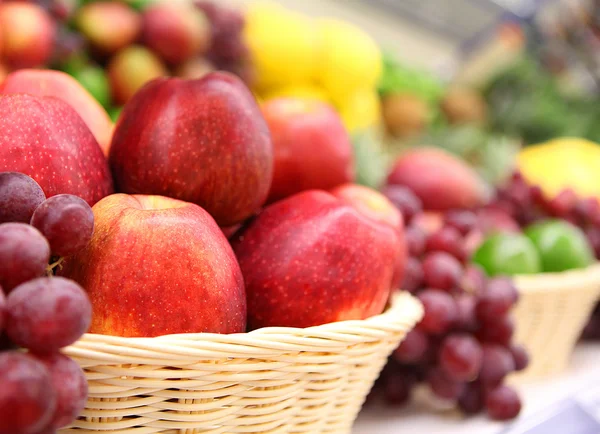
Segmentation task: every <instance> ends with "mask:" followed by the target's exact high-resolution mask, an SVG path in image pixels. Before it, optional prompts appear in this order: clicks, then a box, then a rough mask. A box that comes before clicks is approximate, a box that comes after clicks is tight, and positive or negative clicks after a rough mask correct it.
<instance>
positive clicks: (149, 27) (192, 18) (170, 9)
mask: <svg viewBox="0 0 600 434" xmlns="http://www.w3.org/2000/svg"><path fill="white" fill-rule="evenodd" d="M142 40H143V41H144V43H145V44H146V45H147V46H148V47H149V48H150V49H152V50H153V51H154V52H155V53H157V54H158V55H159V56H160V57H162V58H163V59H164V60H165V61H167V62H169V63H181V62H184V61H186V60H188V59H191V58H193V57H195V56H199V55H201V54H203V53H205V52H206V51H207V50H208V48H209V46H210V40H211V28H210V22H209V21H208V19H207V18H206V15H205V14H204V13H203V12H202V11H201V10H200V9H198V8H196V7H195V6H194V5H192V4H191V3H176V2H166V1H164V2H162V3H157V4H153V5H151V6H149V7H147V8H146V9H145V10H144V13H143V15H142Z"/></svg>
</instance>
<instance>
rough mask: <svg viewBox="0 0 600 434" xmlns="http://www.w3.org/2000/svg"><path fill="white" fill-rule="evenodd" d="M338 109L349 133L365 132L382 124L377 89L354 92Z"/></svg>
mask: <svg viewBox="0 0 600 434" xmlns="http://www.w3.org/2000/svg"><path fill="white" fill-rule="evenodd" d="M338 107H339V111H340V115H341V117H342V121H343V122H344V125H345V126H346V129H347V130H348V131H349V132H356V131H360V130H365V129H368V128H371V127H374V126H376V125H379V124H380V123H381V104H380V102H379V95H378V94H377V92H376V91H375V89H359V90H357V91H354V92H353V93H351V94H350V95H348V97H347V98H346V99H345V100H344V101H343V103H342V104H340V105H338Z"/></svg>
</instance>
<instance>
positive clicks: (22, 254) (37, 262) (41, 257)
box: [0, 223, 50, 293]
mask: <svg viewBox="0 0 600 434" xmlns="http://www.w3.org/2000/svg"><path fill="white" fill-rule="evenodd" d="M49 260H50V246H49V245H48V241H46V239H45V238H44V236H43V235H42V234H41V233H40V232H39V231H38V230H37V229H35V228H34V227H32V226H29V225H27V224H25V223H2V224H0V286H2V288H4V291H5V292H7V293H9V292H10V291H12V289H13V288H14V287H15V286H17V285H20V284H21V283H23V282H27V281H28V280H31V279H34V278H36V277H39V276H42V275H43V274H44V273H45V271H46V267H47V266H48V261H49Z"/></svg>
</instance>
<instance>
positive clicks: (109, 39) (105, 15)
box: [75, 1, 142, 54]
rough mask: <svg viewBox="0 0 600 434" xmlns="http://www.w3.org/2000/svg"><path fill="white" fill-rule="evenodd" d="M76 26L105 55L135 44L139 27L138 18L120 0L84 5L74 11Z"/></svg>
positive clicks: (140, 23) (136, 14) (139, 18)
mask: <svg viewBox="0 0 600 434" xmlns="http://www.w3.org/2000/svg"><path fill="white" fill-rule="evenodd" d="M75 23H76V25H77V28H78V29H79V30H80V31H81V33H83V34H84V35H85V37H86V39H87V40H88V41H90V43H91V44H92V46H93V47H95V48H96V49H98V50H100V51H101V52H103V53H105V54H112V53H115V52H117V51H119V50H120V49H122V48H125V47H127V46H128V45H130V44H132V43H133V42H135V40H136V39H137V38H138V36H139V34H140V31H141V28H142V19H141V17H140V15H139V14H138V13H137V12H136V11H134V10H133V9H132V8H130V7H129V6H127V4H125V3H123V2H119V1H98V2H91V3H87V4H86V5H84V6H83V7H81V8H80V9H79V11H78V12H77V15H76V16H75Z"/></svg>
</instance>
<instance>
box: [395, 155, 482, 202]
mask: <svg viewBox="0 0 600 434" xmlns="http://www.w3.org/2000/svg"><path fill="white" fill-rule="evenodd" d="M387 182H388V184H399V185H404V186H407V187H409V188H410V189H412V191H413V192H414V193H415V194H416V195H417V196H418V197H419V198H420V199H421V200H422V201H423V206H424V208H425V209H426V210H435V211H444V210H448V209H452V208H472V207H475V206H477V205H480V204H481V203H482V202H483V201H484V199H485V191H484V189H483V182H482V180H481V179H480V178H479V176H478V175H477V173H476V172H475V171H474V170H473V169H471V168H470V167H469V166H468V165H467V163H465V162H464V161H462V160H460V159H459V158H457V157H455V156H454V155H452V154H450V153H448V152H446V151H443V150H441V149H435V148H421V149H415V150H412V151H408V152H406V153H404V154H402V155H401V156H400V157H399V158H398V159H397V160H396V162H395V163H394V165H393V167H392V170H391V172H390V174H389V176H388V178H387Z"/></svg>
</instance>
